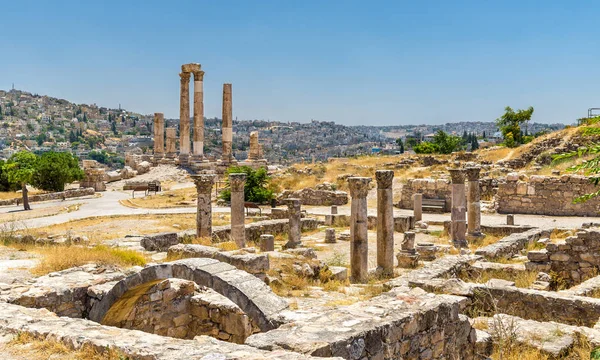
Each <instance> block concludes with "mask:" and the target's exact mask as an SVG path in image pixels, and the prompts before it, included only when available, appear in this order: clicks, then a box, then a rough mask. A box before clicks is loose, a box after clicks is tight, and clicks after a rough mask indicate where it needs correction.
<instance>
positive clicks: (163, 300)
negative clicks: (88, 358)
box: [102, 279, 259, 344]
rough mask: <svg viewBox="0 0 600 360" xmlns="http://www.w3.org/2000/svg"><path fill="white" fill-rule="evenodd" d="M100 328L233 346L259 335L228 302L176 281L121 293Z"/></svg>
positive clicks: (250, 322)
mask: <svg viewBox="0 0 600 360" xmlns="http://www.w3.org/2000/svg"><path fill="white" fill-rule="evenodd" d="M102 324H103V325H110V326H116V327H120V328H125V329H132V330H141V331H144V332H148V333H152V334H157V335H163V336H170V337H174V338H179V339H193V338H194V337H195V336H198V335H208V336H212V337H215V338H218V339H219V340H224V341H229V342H234V343H237V344H243V343H244V340H246V338H247V337H248V336H249V335H251V334H252V333H255V332H259V329H258V327H256V325H254V324H252V321H251V320H250V318H248V316H247V315H246V314H244V313H243V312H242V310H241V309H240V308H239V307H238V306H237V305H235V304H234V303H233V302H232V301H231V300H229V299H227V298H226V297H224V296H222V295H219V294H217V293H216V292H214V291H212V290H210V289H207V288H204V289H202V288H200V287H199V286H197V285H196V284H194V282H192V281H187V280H180V279H167V280H162V281H159V282H158V283H150V284H147V285H146V286H144V285H142V286H141V287H140V289H138V290H137V291H135V290H134V291H129V292H127V293H125V294H124V295H123V296H122V297H121V299H119V301H118V302H117V303H115V304H114V305H113V307H112V308H111V310H109V312H108V313H107V314H106V316H105V317H104V320H103V321H102Z"/></svg>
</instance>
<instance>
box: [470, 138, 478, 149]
mask: <svg viewBox="0 0 600 360" xmlns="http://www.w3.org/2000/svg"><path fill="white" fill-rule="evenodd" d="M477 149H479V142H478V141H477V136H473V139H472V140H471V151H475V150H477Z"/></svg>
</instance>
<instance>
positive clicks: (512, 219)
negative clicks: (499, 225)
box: [506, 214, 515, 225]
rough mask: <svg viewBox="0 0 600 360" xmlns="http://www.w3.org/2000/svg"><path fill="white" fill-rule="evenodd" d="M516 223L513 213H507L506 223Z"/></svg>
mask: <svg viewBox="0 0 600 360" xmlns="http://www.w3.org/2000/svg"><path fill="white" fill-rule="evenodd" d="M514 224H515V216H514V215H513V214H508V215H506V225H514Z"/></svg>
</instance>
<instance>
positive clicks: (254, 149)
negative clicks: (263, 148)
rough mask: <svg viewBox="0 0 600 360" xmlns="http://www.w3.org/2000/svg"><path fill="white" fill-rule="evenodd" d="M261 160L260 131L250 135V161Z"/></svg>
mask: <svg viewBox="0 0 600 360" xmlns="http://www.w3.org/2000/svg"><path fill="white" fill-rule="evenodd" d="M258 159H260V145H259V144H258V131H252V132H251V133H250V151H249V152H248V160H258Z"/></svg>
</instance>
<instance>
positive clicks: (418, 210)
mask: <svg viewBox="0 0 600 360" xmlns="http://www.w3.org/2000/svg"><path fill="white" fill-rule="evenodd" d="M413 214H414V215H413V216H414V218H415V222H417V221H421V220H423V194H413Z"/></svg>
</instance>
